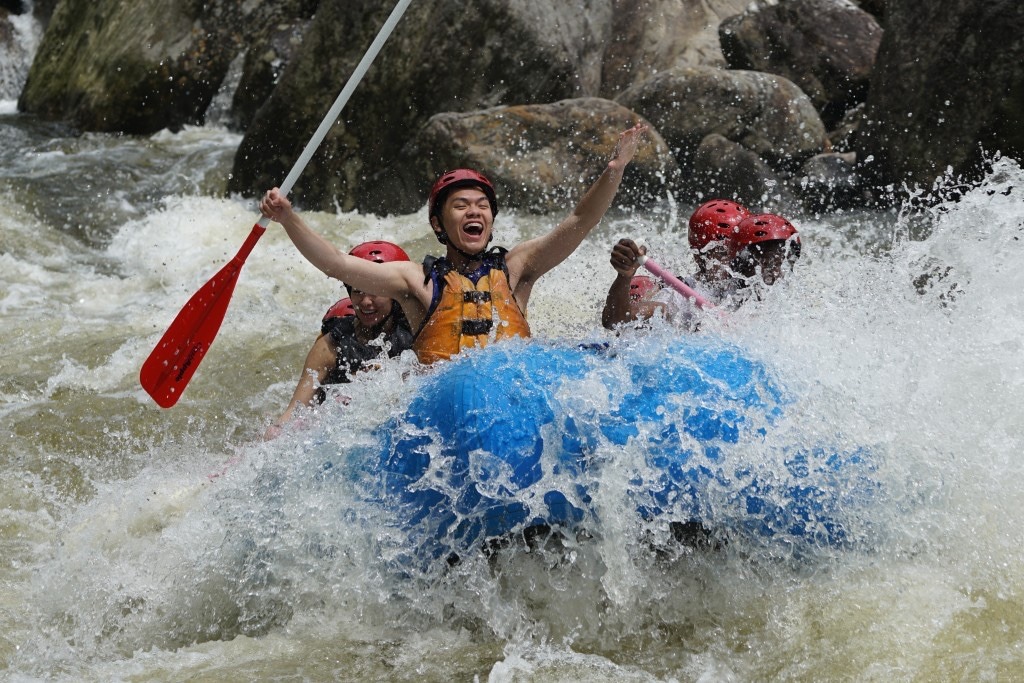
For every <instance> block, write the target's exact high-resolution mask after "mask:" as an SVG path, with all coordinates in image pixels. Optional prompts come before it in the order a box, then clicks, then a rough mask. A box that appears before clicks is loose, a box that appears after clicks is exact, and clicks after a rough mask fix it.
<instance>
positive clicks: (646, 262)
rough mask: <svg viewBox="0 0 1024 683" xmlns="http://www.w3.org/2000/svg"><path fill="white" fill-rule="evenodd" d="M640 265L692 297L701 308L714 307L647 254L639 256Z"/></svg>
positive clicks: (688, 297) (687, 296)
mask: <svg viewBox="0 0 1024 683" xmlns="http://www.w3.org/2000/svg"><path fill="white" fill-rule="evenodd" d="M640 265H642V266H643V267H644V268H646V269H647V270H649V271H651V273H652V274H654V275H655V276H656V277H659V278H661V279H662V281H664V282H665V284H667V285H668V286H669V287H671V288H672V289H674V290H676V291H677V292H679V293H680V294H682V295H683V296H685V297H686V298H687V299H693V300H694V302H696V304H697V306H698V307H699V308H700V309H701V310H704V311H708V310H711V309H713V308H714V307H715V305H714V304H712V303H711V302H710V301H708V300H707V299H705V298H704V297H702V296H701V295H700V294H698V293H697V292H695V291H694V290H693V288H692V287H688V286H687V285H686V283H685V282H683V281H682V280H680V279H679V278H677V277H676V276H675V275H673V274H672V273H670V272H668V271H667V270H665V269H664V268H662V267H661V266H659V265H658V264H657V263H655V262H654V261H652V260H651V259H650V258H648V257H647V256H641V257H640Z"/></svg>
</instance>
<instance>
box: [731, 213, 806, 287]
mask: <svg viewBox="0 0 1024 683" xmlns="http://www.w3.org/2000/svg"><path fill="white" fill-rule="evenodd" d="M732 243H733V248H734V249H735V250H736V256H735V258H734V259H733V262H732V267H733V271H734V272H735V273H736V274H737V275H739V276H740V277H743V278H744V279H745V280H746V281H748V282H753V283H756V282H757V281H758V280H759V281H761V282H763V283H764V284H766V285H768V286H771V285H773V284H775V282H776V281H777V280H778V279H779V278H781V277H782V276H783V274H784V273H785V271H786V270H787V267H788V268H789V269H792V267H793V264H794V263H796V260H797V259H798V258H800V235H798V234H797V231H796V228H794V227H793V224H792V223H790V222H789V221H788V220H786V219H785V218H783V217H782V216H779V215H776V214H773V213H762V214H758V215H755V216H748V217H747V218H745V219H744V220H743V221H741V222H740V224H739V225H738V226H736V234H735V235H734V236H733V239H732Z"/></svg>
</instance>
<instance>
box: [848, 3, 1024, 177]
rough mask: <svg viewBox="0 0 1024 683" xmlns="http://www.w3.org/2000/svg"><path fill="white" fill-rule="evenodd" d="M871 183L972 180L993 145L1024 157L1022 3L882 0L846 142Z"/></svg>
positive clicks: (1006, 153) (1010, 154)
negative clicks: (880, 21)
mask: <svg viewBox="0 0 1024 683" xmlns="http://www.w3.org/2000/svg"><path fill="white" fill-rule="evenodd" d="M852 144H853V148H854V149H855V150H856V151H857V157H858V161H859V162H860V164H861V173H863V174H864V175H865V176H866V179H867V181H868V182H869V183H870V184H871V185H872V186H875V187H886V186H892V187H893V188H895V189H897V191H898V188H901V187H902V186H904V184H906V185H907V186H909V187H911V188H914V187H920V188H925V189H927V188H930V187H931V186H932V185H933V183H934V182H935V180H936V179H937V178H939V177H940V176H942V175H944V174H946V173H947V170H948V171H949V172H950V173H951V174H952V175H953V176H955V177H957V178H959V179H960V180H961V181H963V180H967V181H970V180H973V179H976V178H978V177H979V176H980V174H981V173H982V172H983V169H984V168H985V155H986V154H992V153H994V152H996V151H999V152H1002V153H1003V154H1004V155H1009V156H1014V157H1016V158H1018V159H1020V158H1024V3H1022V2H1020V0H949V1H948V2H941V3H920V2H916V1H915V0H887V3H886V27H885V35H884V37H883V38H882V44H881V47H880V48H879V53H878V61H877V64H876V66H875V70H874V72H873V73H872V76H871V86H870V92H869V94H868V98H867V102H866V105H865V111H864V120H863V122H862V123H861V125H860V127H859V129H858V131H857V133H856V135H855V137H854V139H853V141H852Z"/></svg>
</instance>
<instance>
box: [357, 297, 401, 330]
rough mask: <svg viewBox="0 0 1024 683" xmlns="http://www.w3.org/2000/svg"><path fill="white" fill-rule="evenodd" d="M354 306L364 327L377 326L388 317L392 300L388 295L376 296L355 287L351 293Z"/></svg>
mask: <svg viewBox="0 0 1024 683" xmlns="http://www.w3.org/2000/svg"><path fill="white" fill-rule="evenodd" d="M350 298H351V299H352V308H353V310H355V314H356V318H358V319H359V322H360V323H362V324H363V326H364V327H376V326H377V325H380V324H381V323H382V322H384V320H385V319H387V317H388V314H389V313H391V302H392V300H391V299H389V298H388V297H386V296H375V295H373V294H369V293H367V292H360V291H359V290H358V289H353V290H352V293H351V295H350Z"/></svg>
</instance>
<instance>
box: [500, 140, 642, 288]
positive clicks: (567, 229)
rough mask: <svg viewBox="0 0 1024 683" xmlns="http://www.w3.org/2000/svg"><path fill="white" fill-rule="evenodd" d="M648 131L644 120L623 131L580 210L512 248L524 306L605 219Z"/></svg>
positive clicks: (509, 259) (510, 264)
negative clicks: (539, 282)
mask: <svg viewBox="0 0 1024 683" xmlns="http://www.w3.org/2000/svg"><path fill="white" fill-rule="evenodd" d="M646 132H647V126H646V125H644V124H640V123H638V124H636V125H635V126H633V127H632V128H630V129H628V130H626V131H624V132H622V133H621V134H620V135H619V140H618V143H617V144H616V145H615V151H614V153H613V154H612V158H611V160H610V161H609V162H608V165H607V166H606V167H605V169H604V171H603V172H602V173H601V177H599V178H598V179H597V181H596V182H595V183H594V184H593V185H591V186H590V189H589V190H587V193H586V194H585V195H583V199H581V200H580V202H579V204H577V205H576V209H575V210H574V211H573V212H572V213H571V214H570V215H569V216H568V217H567V218H566V219H565V220H563V221H562V222H561V223H559V224H558V226H556V227H555V229H554V230H552V231H551V232H549V233H548V234H546V235H542V236H540V237H536V238H534V239H532V240H527V241H526V242H523V243H521V244H518V245H516V246H515V247H513V248H512V249H511V250H510V251H509V253H508V256H507V258H506V261H505V262H506V264H507V265H508V269H509V274H510V275H511V276H512V278H511V279H512V280H513V283H512V284H513V287H515V289H516V299H517V300H518V301H519V302H520V304H521V305H525V300H526V299H527V298H528V297H529V292H530V289H532V287H533V283H534V282H536V281H537V279H538V278H540V276H542V275H544V273H546V272H548V271H549V270H551V269H552V268H554V267H555V266H557V265H558V264H559V263H561V262H562V261H564V260H565V259H567V258H568V257H569V256H570V255H571V254H572V253H573V252H574V251H575V250H576V248H577V247H578V246H579V245H580V244H581V243H582V242H583V239H584V238H585V237H586V236H587V235H588V234H589V233H590V231H591V230H593V229H594V227H595V226H596V225H597V224H598V223H599V222H600V221H601V218H602V217H603V216H604V214H605V212H606V211H607V210H608V207H610V206H611V204H612V200H613V199H614V198H615V193H616V192H617V191H618V189H619V184H620V183H621V182H622V174H623V172H624V171H625V170H626V166H627V165H629V162H630V161H632V159H633V156H634V155H635V154H636V150H637V147H638V146H639V144H640V142H641V140H642V139H643V137H644V134H645V133H646ZM522 295H525V296H522Z"/></svg>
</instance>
